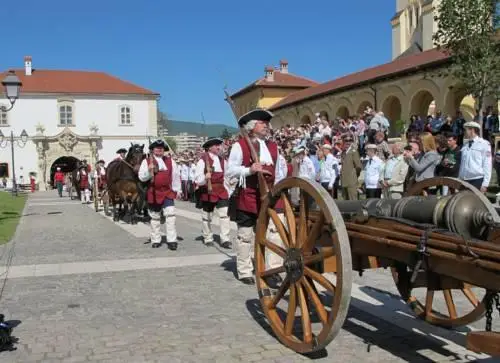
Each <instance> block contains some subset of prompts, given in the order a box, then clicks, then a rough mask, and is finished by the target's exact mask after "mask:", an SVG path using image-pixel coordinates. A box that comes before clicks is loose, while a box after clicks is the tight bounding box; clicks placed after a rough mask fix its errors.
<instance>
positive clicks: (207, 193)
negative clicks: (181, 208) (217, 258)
mask: <svg viewBox="0 0 500 363" xmlns="http://www.w3.org/2000/svg"><path fill="white" fill-rule="evenodd" d="M223 142H224V140H222V139H219V138H213V139H209V140H207V141H206V142H205V143H204V144H203V149H205V153H204V154H203V155H202V157H201V158H200V160H199V161H198V163H197V164H196V172H195V179H194V181H195V183H196V185H197V186H198V188H199V189H198V193H199V194H198V195H199V201H198V203H197V207H198V208H199V209H201V210H202V232H203V242H204V243H205V245H206V246H212V245H213V241H214V237H213V233H212V226H211V222H212V216H213V212H214V209H217V213H218V215H219V220H220V239H221V246H222V247H223V248H231V242H230V241H229V233H230V230H231V225H230V222H229V217H228V215H227V207H228V199H229V194H228V191H227V189H226V188H225V186H224V174H225V169H226V168H225V166H226V165H227V164H226V163H225V162H224V159H223V158H222V157H221V156H220V146H221V144H222V143H223ZM209 183H210V185H209ZM209 188H211V190H209Z"/></svg>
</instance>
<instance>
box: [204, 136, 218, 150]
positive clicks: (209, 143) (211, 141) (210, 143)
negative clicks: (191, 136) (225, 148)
mask: <svg viewBox="0 0 500 363" xmlns="http://www.w3.org/2000/svg"><path fill="white" fill-rule="evenodd" d="M223 143H224V140H222V139H220V138H218V137H211V138H209V139H208V140H207V141H205V143H204V144H203V145H201V147H202V148H204V149H205V150H206V149H208V148H209V147H210V146H213V145H220V144H223Z"/></svg>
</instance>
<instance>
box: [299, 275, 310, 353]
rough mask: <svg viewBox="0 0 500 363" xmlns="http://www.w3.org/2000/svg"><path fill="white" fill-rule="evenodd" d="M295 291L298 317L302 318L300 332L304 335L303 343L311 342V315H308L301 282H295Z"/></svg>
mask: <svg viewBox="0 0 500 363" xmlns="http://www.w3.org/2000/svg"><path fill="white" fill-rule="evenodd" d="M296 287H297V293H298V295H299V296H298V297H299V305H300V319H301V320H302V332H303V336H304V343H307V344H308V343H311V342H312V326H311V316H310V315H309V308H308V307H307V300H306V296H305V294H304V289H303V288H302V285H301V284H297V285H296Z"/></svg>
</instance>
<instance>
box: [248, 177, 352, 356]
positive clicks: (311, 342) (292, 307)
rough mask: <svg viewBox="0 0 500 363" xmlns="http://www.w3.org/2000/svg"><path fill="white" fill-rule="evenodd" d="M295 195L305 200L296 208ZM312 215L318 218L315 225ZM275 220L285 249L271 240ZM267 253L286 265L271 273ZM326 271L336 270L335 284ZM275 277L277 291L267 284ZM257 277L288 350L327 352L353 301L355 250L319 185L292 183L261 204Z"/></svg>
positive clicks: (265, 305)
mask: <svg viewBox="0 0 500 363" xmlns="http://www.w3.org/2000/svg"><path fill="white" fill-rule="evenodd" d="M295 192H299V194H298V195H297V197H299V195H300V198H297V199H300V201H298V205H297V206H295V207H294V206H293V204H292V202H291V198H290V195H291V194H293V193H295ZM311 199H312V200H313V201H314V202H312V201H311ZM279 200H281V201H282V203H283V212H284V214H283V217H282V218H283V221H284V223H283V222H282V220H281V219H280V213H281V211H280V210H276V209H275V208H276V203H277V202H278V201H279ZM313 210H314V211H313ZM309 212H311V213H314V214H315V215H316V218H315V221H314V222H313V221H311V220H310V218H309ZM270 221H272V222H273V223H274V225H275V227H276V229H275V230H276V231H277V235H279V237H278V239H279V240H281V241H283V247H282V246H279V245H278V244H276V243H274V241H270V240H269V238H270V237H269V235H268V234H267V230H268V226H269V224H270ZM321 243H322V244H321ZM268 253H274V254H276V255H278V256H280V257H281V258H282V259H283V260H282V261H283V264H282V265H281V266H279V267H277V268H272V269H270V268H268V267H267V265H266V255H267V254H268ZM326 260H329V266H330V268H327V265H326ZM318 266H321V267H318ZM332 266H334V268H332ZM325 271H329V272H333V271H335V272H336V279H335V275H333V274H330V273H328V272H325ZM274 274H280V276H282V277H284V278H283V281H282V282H281V284H280V285H279V286H274V289H273V288H270V286H269V285H268V282H267V280H266V279H267V277H269V276H272V275H274ZM255 276H256V285H257V290H258V293H259V299H260V302H261V306H262V310H263V312H264V314H265V316H266V317H267V319H268V322H269V324H270V325H271V328H272V330H273V331H274V333H275V334H276V336H277V337H278V339H279V340H280V341H281V342H282V343H283V344H284V345H286V346H288V347H289V348H290V349H292V350H294V351H296V352H298V353H311V352H315V351H318V350H320V349H323V348H324V347H325V346H326V345H327V344H328V343H330V342H331V341H332V340H333V339H334V338H335V336H336V335H337V334H338V333H339V331H340V329H341V327H342V325H343V324H344V320H345V318H346V316H347V311H348V309H349V303H350V299H351V285H352V262H351V250H350V245H349V238H348V235H347V229H346V227H345V225H344V221H343V219H342V216H341V214H340V212H339V210H338V208H337V206H336V205H335V203H334V201H333V198H332V197H331V196H330V195H329V194H328V192H327V191H326V190H325V189H324V188H323V187H321V185H320V184H318V183H316V182H313V181H309V180H307V179H305V178H300V177H291V178H287V179H284V180H283V181H281V182H279V183H278V184H277V185H275V186H274V188H273V190H272V191H271V197H270V198H266V200H265V201H263V202H262V206H261V209H260V212H259V216H258V220H257V226H256V233H255ZM335 280H336V281H335ZM321 292H323V293H324V294H322V293H321ZM297 310H299V312H300V313H299V314H297V315H296V312H297ZM299 321H300V323H298V322H299ZM297 323H298V324H297Z"/></svg>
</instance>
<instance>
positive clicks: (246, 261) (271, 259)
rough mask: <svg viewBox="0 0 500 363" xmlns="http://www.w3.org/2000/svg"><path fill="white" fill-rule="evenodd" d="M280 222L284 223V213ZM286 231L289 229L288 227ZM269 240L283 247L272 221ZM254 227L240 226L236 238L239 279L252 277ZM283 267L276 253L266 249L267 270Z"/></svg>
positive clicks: (280, 215) (267, 235) (281, 260)
mask: <svg viewBox="0 0 500 363" xmlns="http://www.w3.org/2000/svg"><path fill="white" fill-rule="evenodd" d="M278 216H279V218H280V220H281V221H282V222H283V221H284V215H283V214H282V213H280V214H278ZM284 226H285V229H287V227H286V225H284ZM266 237H267V239H268V240H269V241H270V242H272V243H274V244H276V245H278V246H280V247H283V241H282V240H281V238H280V236H279V234H278V232H277V230H276V227H275V226H274V223H273V222H272V221H270V222H269V226H268V228H267V234H266ZM254 239H255V237H254V227H241V226H238V232H237V237H236V270H237V272H238V278H239V279H242V278H244V277H252V272H253V264H252V257H253V255H254ZM282 265H283V259H282V258H281V257H280V256H278V255H277V254H275V253H274V252H272V251H270V250H269V249H266V267H267V269H271V268H276V267H280V266H282Z"/></svg>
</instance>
